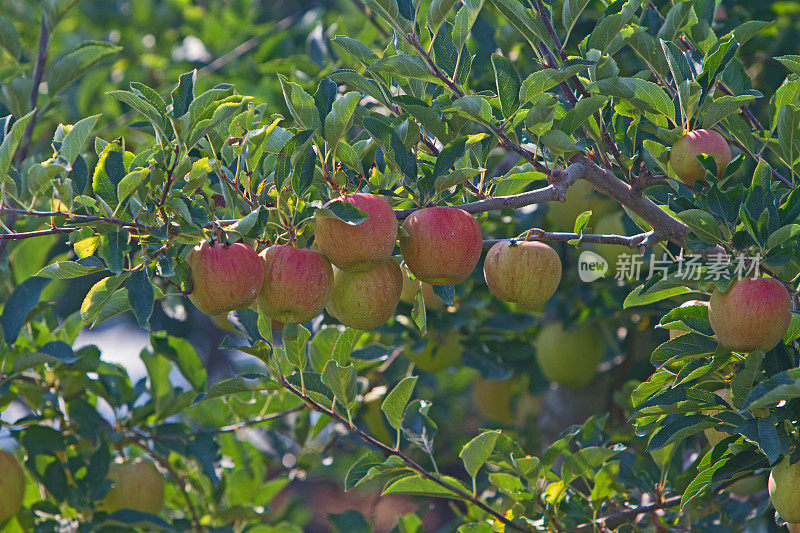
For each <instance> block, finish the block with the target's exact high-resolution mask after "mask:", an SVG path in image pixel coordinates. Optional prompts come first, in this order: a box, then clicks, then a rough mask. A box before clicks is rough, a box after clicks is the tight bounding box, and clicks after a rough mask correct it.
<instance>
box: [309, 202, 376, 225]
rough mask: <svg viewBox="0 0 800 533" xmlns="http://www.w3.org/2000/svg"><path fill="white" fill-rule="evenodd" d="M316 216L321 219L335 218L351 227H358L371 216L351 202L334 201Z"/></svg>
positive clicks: (317, 212)
mask: <svg viewBox="0 0 800 533" xmlns="http://www.w3.org/2000/svg"><path fill="white" fill-rule="evenodd" d="M314 216H316V217H321V218H325V217H327V218H335V219H337V220H341V221H342V222H346V223H347V224H349V225H351V226H357V225H358V224H361V223H362V222H364V221H365V220H367V219H368V218H369V215H368V214H367V213H365V212H364V211H362V210H361V209H359V208H357V207H356V206H354V205H353V204H351V203H349V202H343V201H341V200H334V201H333V202H330V203H329V204H327V205H326V206H325V207H320V208H318V209H317V210H316V211H315V212H314Z"/></svg>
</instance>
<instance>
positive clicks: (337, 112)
mask: <svg viewBox="0 0 800 533" xmlns="http://www.w3.org/2000/svg"><path fill="white" fill-rule="evenodd" d="M359 100H361V94H360V93H357V92H349V93H347V94H345V95H344V96H342V97H341V98H339V99H338V100H336V101H335V102H334V103H333V108H332V109H331V112H330V113H329V114H328V116H327V117H325V140H327V141H328V147H329V148H335V147H336V146H337V145H338V143H339V139H341V138H342V137H343V136H344V134H345V133H347V130H349V129H350V127H351V126H352V125H353V115H354V114H355V111H356V107H358V102H359Z"/></svg>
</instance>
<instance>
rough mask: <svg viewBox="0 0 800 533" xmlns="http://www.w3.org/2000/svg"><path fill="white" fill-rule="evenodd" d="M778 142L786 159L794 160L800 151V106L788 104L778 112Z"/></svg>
mask: <svg viewBox="0 0 800 533" xmlns="http://www.w3.org/2000/svg"><path fill="white" fill-rule="evenodd" d="M777 130H778V131H777V134H778V143H779V144H780V147H781V152H782V153H783V159H784V160H785V161H789V162H794V160H795V159H797V155H796V154H797V153H798V151H800V108H798V107H797V106H795V105H786V106H783V108H782V109H781V110H780V113H778V127H777Z"/></svg>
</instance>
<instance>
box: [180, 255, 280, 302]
mask: <svg viewBox="0 0 800 533" xmlns="http://www.w3.org/2000/svg"><path fill="white" fill-rule="evenodd" d="M186 260H187V262H188V263H189V267H190V268H191V269H192V282H193V283H194V290H193V291H192V294H191V296H190V298H191V300H192V302H194V305H196V306H197V308H198V309H200V310H201V311H202V312H204V313H205V314H207V315H210V316H214V315H219V314H220V313H227V312H229V311H235V310H236V309H242V308H245V307H248V306H249V305H250V304H252V303H253V302H254V301H255V299H256V296H257V295H258V291H260V290H261V286H262V284H263V283H264V264H263V263H262V262H261V258H260V257H258V254H257V253H256V251H255V250H253V249H252V248H251V247H249V246H248V245H246V244H244V243H241V242H237V243H235V244H219V243H214V242H204V243H203V244H199V245H197V246H195V247H194V248H193V249H192V250H191V251H190V252H189V255H188V257H187V259H186Z"/></svg>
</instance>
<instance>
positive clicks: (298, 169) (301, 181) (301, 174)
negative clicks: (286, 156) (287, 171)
mask: <svg viewBox="0 0 800 533" xmlns="http://www.w3.org/2000/svg"><path fill="white" fill-rule="evenodd" d="M316 165H317V153H316V152H315V151H314V148H313V147H312V146H308V147H307V148H306V150H305V153H303V154H302V155H301V156H300V157H298V158H297V161H296V162H295V167H294V171H293V172H292V190H293V191H294V193H295V194H296V195H297V197H298V198H303V196H304V195H305V193H306V191H308V188H309V187H311V184H312V183H313V182H314V170H315V169H316Z"/></svg>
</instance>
